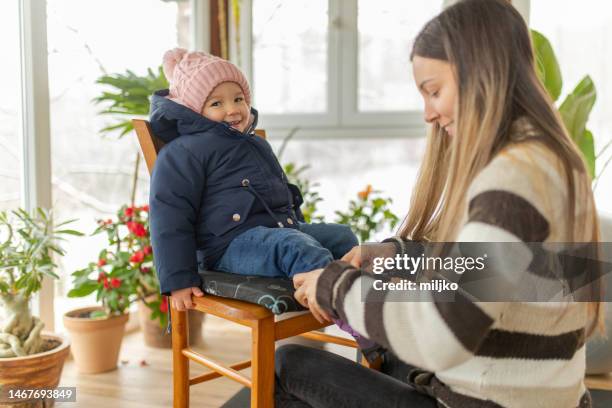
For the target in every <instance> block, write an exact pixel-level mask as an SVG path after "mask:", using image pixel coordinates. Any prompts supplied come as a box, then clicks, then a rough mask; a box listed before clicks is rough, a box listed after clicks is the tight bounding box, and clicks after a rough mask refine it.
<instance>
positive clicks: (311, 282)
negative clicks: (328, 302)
mask: <svg viewBox="0 0 612 408" xmlns="http://www.w3.org/2000/svg"><path fill="white" fill-rule="evenodd" d="M322 272H323V269H315V270H314V271H310V272H304V273H299V274H297V275H295V276H294V277H293V286H295V289H296V291H295V294H294V295H293V296H294V297H295V299H296V300H297V301H298V302H300V303H301V304H302V306H304V307H307V308H308V309H310V313H312V315H313V316H314V317H315V319H317V320H318V321H319V323H325V322H326V321H327V322H331V320H332V319H331V318H330V317H329V315H328V314H327V313H326V312H325V311H324V310H323V309H321V306H319V303H318V302H317V281H318V280H319V276H321V273H322Z"/></svg>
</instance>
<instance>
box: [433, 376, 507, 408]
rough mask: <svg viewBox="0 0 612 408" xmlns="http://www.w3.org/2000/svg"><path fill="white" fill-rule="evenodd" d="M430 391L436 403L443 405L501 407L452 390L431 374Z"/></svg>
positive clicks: (467, 407) (466, 407)
mask: <svg viewBox="0 0 612 408" xmlns="http://www.w3.org/2000/svg"><path fill="white" fill-rule="evenodd" d="M430 387H431V393H432V394H433V396H434V397H435V398H436V400H437V401H438V403H439V404H440V405H442V406H444V407H461V408H503V407H502V406H501V405H499V404H497V403H495V402H493V401H490V400H483V399H480V398H474V397H470V396H467V395H463V394H460V393H458V392H455V391H453V390H452V389H451V388H450V387H448V386H447V385H446V384H444V383H443V382H442V381H440V380H439V379H438V378H437V377H436V376H433V377H432V378H431V381H430Z"/></svg>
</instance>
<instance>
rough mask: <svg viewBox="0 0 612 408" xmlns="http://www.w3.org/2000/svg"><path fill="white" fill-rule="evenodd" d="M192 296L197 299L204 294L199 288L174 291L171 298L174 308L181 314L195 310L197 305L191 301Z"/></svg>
mask: <svg viewBox="0 0 612 408" xmlns="http://www.w3.org/2000/svg"><path fill="white" fill-rule="evenodd" d="M192 294H193V295H194V296H197V297H201V296H204V292H202V290H201V289H200V288H198V287H192V288H184V289H178V290H173V291H172V292H171V295H172V297H171V298H170V301H171V302H172V307H174V308H175V309H176V310H178V311H181V312H183V311H185V310H187V309H193V307H194V306H195V305H194V304H193V302H192V301H191V295H192Z"/></svg>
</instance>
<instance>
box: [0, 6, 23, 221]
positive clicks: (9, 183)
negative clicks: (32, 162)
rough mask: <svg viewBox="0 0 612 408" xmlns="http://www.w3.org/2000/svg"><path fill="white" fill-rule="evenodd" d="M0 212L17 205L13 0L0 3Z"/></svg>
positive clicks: (16, 54)
mask: <svg viewBox="0 0 612 408" xmlns="http://www.w3.org/2000/svg"><path fill="white" fill-rule="evenodd" d="M0 16H2V18H1V19H0V20H1V23H0V38H2V42H0V55H3V56H4V58H3V61H4V62H2V64H0V78H2V82H3V83H2V98H0V210H2V209H9V208H16V207H18V206H20V205H21V177H22V170H21V160H20V157H21V141H20V129H19V126H20V124H19V109H20V104H21V89H20V85H21V83H20V75H19V65H20V64H19V9H18V2H17V0H8V1H2V2H0Z"/></svg>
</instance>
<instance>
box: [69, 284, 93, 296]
mask: <svg viewBox="0 0 612 408" xmlns="http://www.w3.org/2000/svg"><path fill="white" fill-rule="evenodd" d="M97 288H98V283H97V282H96V281H89V282H85V283H83V284H82V285H80V286H79V287H78V288H74V289H71V290H70V292H68V297H71V298H72V297H83V296H87V295H89V294H90V293H92V292H93V291H94V290H96V289H97Z"/></svg>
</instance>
